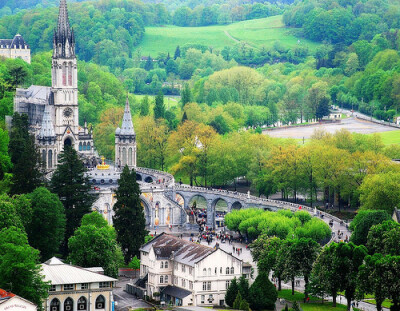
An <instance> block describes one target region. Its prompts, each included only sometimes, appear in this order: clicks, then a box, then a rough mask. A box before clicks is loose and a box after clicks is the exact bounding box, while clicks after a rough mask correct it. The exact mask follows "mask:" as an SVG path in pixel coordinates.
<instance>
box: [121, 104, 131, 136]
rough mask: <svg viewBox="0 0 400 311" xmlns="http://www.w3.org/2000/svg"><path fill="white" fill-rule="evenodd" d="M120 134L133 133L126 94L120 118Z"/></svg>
mask: <svg viewBox="0 0 400 311" xmlns="http://www.w3.org/2000/svg"><path fill="white" fill-rule="evenodd" d="M120 134H121V135H135V130H134V129H133V123H132V116H131V109H130V107H129V100H128V96H127V97H126V104H125V112H124V117H123V119H122V126H121V132H120Z"/></svg>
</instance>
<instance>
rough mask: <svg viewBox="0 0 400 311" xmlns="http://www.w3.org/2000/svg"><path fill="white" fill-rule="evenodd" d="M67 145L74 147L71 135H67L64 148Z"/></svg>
mask: <svg viewBox="0 0 400 311" xmlns="http://www.w3.org/2000/svg"><path fill="white" fill-rule="evenodd" d="M66 146H70V147H72V138H71V137H67V138H65V139H64V148H65V147H66Z"/></svg>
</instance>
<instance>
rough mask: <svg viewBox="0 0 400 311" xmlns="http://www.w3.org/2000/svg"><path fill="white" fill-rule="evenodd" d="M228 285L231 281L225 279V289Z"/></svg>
mask: <svg viewBox="0 0 400 311" xmlns="http://www.w3.org/2000/svg"><path fill="white" fill-rule="evenodd" d="M229 285H231V281H225V289H228V287H229Z"/></svg>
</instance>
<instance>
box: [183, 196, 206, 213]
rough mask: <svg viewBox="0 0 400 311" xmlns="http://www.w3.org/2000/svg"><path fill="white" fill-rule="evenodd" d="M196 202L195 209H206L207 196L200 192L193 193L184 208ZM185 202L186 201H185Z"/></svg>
mask: <svg viewBox="0 0 400 311" xmlns="http://www.w3.org/2000/svg"><path fill="white" fill-rule="evenodd" d="M194 202H196V208H197V209H207V198H206V197H205V196H204V195H202V194H195V195H193V196H191V197H190V199H189V200H188V201H187V206H186V208H191V207H192V206H193V205H194ZM185 203H186V202H185Z"/></svg>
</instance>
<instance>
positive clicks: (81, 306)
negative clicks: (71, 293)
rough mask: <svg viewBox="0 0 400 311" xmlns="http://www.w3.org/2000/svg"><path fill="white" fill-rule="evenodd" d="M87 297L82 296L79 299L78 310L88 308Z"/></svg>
mask: <svg viewBox="0 0 400 311" xmlns="http://www.w3.org/2000/svg"><path fill="white" fill-rule="evenodd" d="M86 305H87V304H86V298H85V297H83V296H82V297H81V298H79V299H78V310H86Z"/></svg>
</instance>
